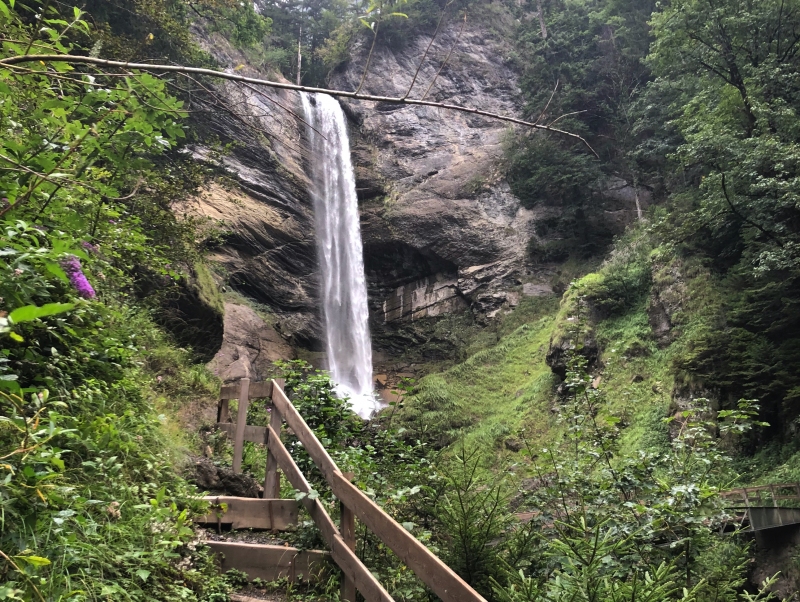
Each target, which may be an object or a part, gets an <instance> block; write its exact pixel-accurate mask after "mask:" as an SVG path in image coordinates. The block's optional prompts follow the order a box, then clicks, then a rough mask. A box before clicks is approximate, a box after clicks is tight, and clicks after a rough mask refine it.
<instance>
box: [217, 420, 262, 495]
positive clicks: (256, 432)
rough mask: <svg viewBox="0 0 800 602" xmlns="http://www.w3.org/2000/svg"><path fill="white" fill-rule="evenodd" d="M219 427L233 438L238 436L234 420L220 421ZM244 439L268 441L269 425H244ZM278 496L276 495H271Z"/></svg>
mask: <svg viewBox="0 0 800 602" xmlns="http://www.w3.org/2000/svg"><path fill="white" fill-rule="evenodd" d="M217 428H218V429H219V430H221V431H222V432H224V433H225V434H227V435H228V437H230V438H231V439H233V438H234V437H235V436H236V425H235V424H234V423H233V422H218V423H217ZM244 440H245V441H251V442H253V443H262V444H263V443H266V442H267V427H265V426H252V425H249V424H247V425H245V427H244ZM269 497H276V496H269Z"/></svg>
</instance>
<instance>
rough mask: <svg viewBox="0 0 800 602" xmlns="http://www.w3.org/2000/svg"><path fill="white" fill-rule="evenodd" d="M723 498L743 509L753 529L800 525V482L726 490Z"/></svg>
mask: <svg viewBox="0 0 800 602" xmlns="http://www.w3.org/2000/svg"><path fill="white" fill-rule="evenodd" d="M720 497H722V498H723V499H724V500H727V501H728V502H729V503H730V507H731V508H732V509H736V510H741V511H742V512H741V517H740V518H741V524H742V525H743V526H745V525H746V529H747V530H750V531H764V530H766V529H775V528H778V527H789V526H792V525H800V483H773V484H770V485H757V486H754V487H740V488H738V489H731V490H730V491H723V492H722V493H720Z"/></svg>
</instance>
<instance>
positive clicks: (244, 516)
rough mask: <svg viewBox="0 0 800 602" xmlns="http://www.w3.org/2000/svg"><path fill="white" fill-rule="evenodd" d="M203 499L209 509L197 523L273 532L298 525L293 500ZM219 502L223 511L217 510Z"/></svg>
mask: <svg viewBox="0 0 800 602" xmlns="http://www.w3.org/2000/svg"><path fill="white" fill-rule="evenodd" d="M203 499H204V500H205V501H207V502H209V503H210V504H211V505H212V508H211V510H210V512H209V513H208V514H207V515H206V516H203V517H200V518H197V519H195V522H197V523H206V524H220V525H230V526H231V528H232V529H270V530H274V531H285V530H286V529H288V528H290V527H293V526H294V525H296V524H297V512H298V504H297V502H296V501H295V500H278V499H258V498H249V497H231V496H207V497H204V498H203ZM222 504H225V506H226V508H225V510H224V511H223V510H222V509H217V508H219V507H220V506H221V505H222ZM215 507H216V508H215Z"/></svg>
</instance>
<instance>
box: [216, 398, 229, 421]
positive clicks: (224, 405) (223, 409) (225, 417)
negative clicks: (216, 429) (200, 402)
mask: <svg viewBox="0 0 800 602" xmlns="http://www.w3.org/2000/svg"><path fill="white" fill-rule="evenodd" d="M228 403H229V402H228V400H227V399H220V401H219V405H218V406H217V422H230V421H231V413H230V411H229V410H228Z"/></svg>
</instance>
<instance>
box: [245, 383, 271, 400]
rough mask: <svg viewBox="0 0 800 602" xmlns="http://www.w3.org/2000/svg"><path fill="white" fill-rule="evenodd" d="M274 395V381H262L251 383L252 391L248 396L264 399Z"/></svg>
mask: <svg viewBox="0 0 800 602" xmlns="http://www.w3.org/2000/svg"><path fill="white" fill-rule="evenodd" d="M271 395H272V381H271V380H267V381H262V382H257V383H250V392H249V393H248V396H249V397H250V399H264V398H267V399H268V398H269V397H270V396H271Z"/></svg>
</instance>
